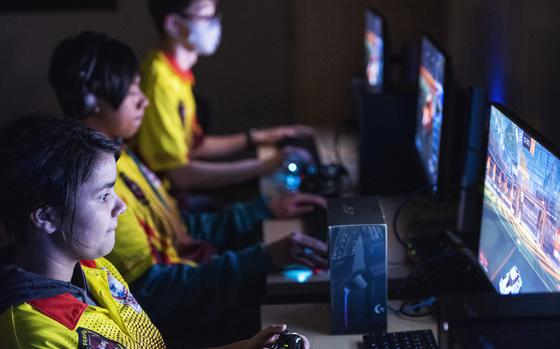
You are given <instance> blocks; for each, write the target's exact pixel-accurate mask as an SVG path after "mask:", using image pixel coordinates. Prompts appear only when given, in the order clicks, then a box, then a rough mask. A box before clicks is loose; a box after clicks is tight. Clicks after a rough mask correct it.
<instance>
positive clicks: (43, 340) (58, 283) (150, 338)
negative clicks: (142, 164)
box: [0, 115, 309, 349]
mask: <svg viewBox="0 0 560 349" xmlns="http://www.w3.org/2000/svg"><path fill="white" fill-rule="evenodd" d="M0 156H2V159H3V166H2V167H0V179H1V180H2V182H1V183H2V184H3V186H2V187H1V188H0V218H1V219H2V222H4V223H5V225H6V228H7V230H8V232H9V234H10V235H11V238H12V240H13V241H15V246H14V250H15V258H14V260H13V263H12V264H8V265H2V266H1V267H0V336H1V338H2V341H1V342H0V348H6V349H8V348H9V349H14V348H22V349H23V348H31V347H33V348H68V349H70V348H92V349H93V348H131V349H132V348H150V349H158V348H166V346H165V344H164V341H163V339H162V337H161V335H160V333H159V331H158V330H157V328H156V327H155V326H154V325H153V324H152V322H151V321H150V319H149V318H148V316H147V315H146V313H145V312H144V310H143V309H142V307H141V306H140V304H138V302H137V301H136V300H135V298H134V297H133V296H132V294H131V293H130V291H129V288H128V285H127V283H126V281H125V280H124V279H123V278H122V276H121V275H120V274H119V272H118V271H117V269H115V267H114V266H113V265H112V264H111V263H110V262H108V261H107V260H105V259H104V258H102V257H103V256H104V255H106V254H107V253H109V251H111V249H112V248H113V245H114V243H115V227H116V225H117V217H118V216H119V215H121V214H122V213H123V211H125V209H126V207H125V204H124V203H123V201H122V200H121V199H120V198H119V197H118V196H117V195H116V193H115V191H114V185H115V182H116V177H117V171H116V166H115V160H116V159H117V158H118V156H119V146H118V144H116V143H115V142H113V141H111V140H109V139H108V138H107V137H105V136H104V135H103V134H101V133H99V132H97V131H94V130H92V129H88V128H86V127H83V126H82V125H79V124H78V123H76V122H71V121H68V120H62V119H59V118H54V117H51V116H46V115H35V116H29V117H24V118H22V119H19V120H17V121H15V122H12V123H11V124H10V125H8V126H7V127H6V128H5V129H3V130H2V132H0ZM283 330H285V325H274V326H270V327H268V328H266V329H265V330H263V331H260V332H259V333H257V334H256V335H255V336H253V337H252V338H251V339H249V340H245V341H240V342H237V343H233V344H230V345H226V346H224V347H222V349H261V348H263V347H264V346H265V345H266V343H267V342H270V341H272V340H274V338H275V336H276V335H277V334H279V333H280V332H281V331H283ZM305 342H306V348H309V343H308V342H307V340H305ZM187 346H188V344H186V343H185V345H184V346H183V347H187Z"/></svg>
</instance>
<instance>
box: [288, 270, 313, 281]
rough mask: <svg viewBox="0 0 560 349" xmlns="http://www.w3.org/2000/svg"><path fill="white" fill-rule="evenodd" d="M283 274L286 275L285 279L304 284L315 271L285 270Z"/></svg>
mask: <svg viewBox="0 0 560 349" xmlns="http://www.w3.org/2000/svg"><path fill="white" fill-rule="evenodd" d="M282 274H284V277H286V278H288V279H290V280H294V281H297V282H299V283H300V284H302V283H304V282H306V281H307V280H308V279H309V278H310V277H311V275H313V271H312V270H311V269H289V270H284V272H283V273H282Z"/></svg>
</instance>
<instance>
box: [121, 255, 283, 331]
mask: <svg viewBox="0 0 560 349" xmlns="http://www.w3.org/2000/svg"><path fill="white" fill-rule="evenodd" d="M272 270H274V266H273V264H272V262H271V260H270V257H269V256H268V254H267V253H266V251H265V250H264V248H263V247H262V246H261V245H253V246H251V247H249V248H246V249H244V250H242V251H239V252H232V251H227V252H225V253H223V254H221V255H219V256H216V257H214V258H213V259H212V260H211V261H209V262H207V263H204V264H201V265H200V266H199V267H192V266H190V265H187V264H172V265H153V266H152V267H151V268H150V269H148V271H146V273H144V275H142V276H141V277H140V278H139V279H138V280H137V281H134V282H133V283H132V284H131V289H132V291H133V293H134V296H135V297H136V298H137V299H138V301H139V302H140V304H142V306H143V307H144V308H145V310H146V312H147V313H148V314H150V318H152V320H154V323H156V324H158V325H162V326H164V327H165V323H166V322H167V321H173V322H174V323H175V324H176V322H181V324H180V325H181V326H185V327H191V326H199V325H203V324H207V323H212V322H214V321H216V320H218V319H220V318H222V317H224V316H226V315H227V314H231V312H232V311H235V310H236V309H238V308H240V307H243V306H244V305H249V304H253V305H258V304H259V301H260V300H261V298H262V296H263V294H264V276H265V275H266V273H267V272H270V271H272ZM169 314H181V316H180V317H172V318H171V319H170V316H169ZM158 327H159V326H158Z"/></svg>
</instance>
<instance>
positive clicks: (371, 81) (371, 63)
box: [364, 9, 386, 92]
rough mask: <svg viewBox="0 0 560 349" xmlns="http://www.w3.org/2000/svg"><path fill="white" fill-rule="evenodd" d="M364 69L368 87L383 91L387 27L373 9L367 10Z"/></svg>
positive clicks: (375, 90) (374, 90)
mask: <svg viewBox="0 0 560 349" xmlns="http://www.w3.org/2000/svg"><path fill="white" fill-rule="evenodd" d="M364 53H365V59H364V70H365V77H366V85H367V89H368V90H369V91H371V92H381V91H382V90H383V87H384V81H385V78H386V76H385V28H384V21H383V18H382V17H381V15H379V13H377V12H376V11H374V10H373V9H367V10H366V11H365V30H364Z"/></svg>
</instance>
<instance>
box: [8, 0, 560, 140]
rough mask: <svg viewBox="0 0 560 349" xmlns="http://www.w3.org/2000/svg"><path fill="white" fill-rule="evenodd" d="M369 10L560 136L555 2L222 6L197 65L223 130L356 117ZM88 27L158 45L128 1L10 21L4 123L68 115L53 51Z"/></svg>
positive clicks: (294, 1) (398, 40)
mask: <svg viewBox="0 0 560 349" xmlns="http://www.w3.org/2000/svg"><path fill="white" fill-rule="evenodd" d="M367 6H372V7H374V8H376V9H377V10H378V11H379V12H381V13H382V14H383V15H384V16H385V17H386V19H387V21H388V26H389V30H390V34H391V38H392V48H393V51H395V52H396V51H398V50H399V49H400V48H401V46H402V44H403V43H405V42H410V41H411V40H416V39H418V37H419V35H420V33H421V32H427V33H429V34H431V35H432V36H433V37H434V38H435V39H436V40H438V41H439V42H441V43H442V44H443V46H444V47H445V48H446V49H447V50H448V51H449V53H450V54H451V56H452V59H453V62H454V67H455V75H456V76H457V79H458V81H459V82H460V83H461V84H462V85H463V86H469V85H472V84H481V85H483V86H486V87H487V88H488V89H489V91H490V95H491V98H492V99H494V100H497V101H501V102H503V103H504V104H506V105H507V106H509V107H510V108H511V109H513V110H514V111H515V112H517V113H518V114H520V116H522V117H523V118H525V119H526V120H527V121H529V122H530V123H531V124H533V125H534V126H535V127H537V128H538V129H539V130H540V131H541V132H542V133H544V134H545V135H546V136H547V137H549V138H551V139H552V140H553V141H554V140H556V139H559V137H560V119H559V118H558V117H556V113H555V111H556V110H555V109H556V99H557V96H558V95H559V92H560V91H559V90H560V87H559V84H558V83H557V82H558V76H560V74H559V73H560V71H559V70H560V68H559V64H558V63H557V62H558V61H559V60H560V45H559V41H558V37H560V35H559V34H560V27H559V26H558V25H557V15H558V14H559V13H560V2H558V1H556V0H536V1H534V0H533V1H529V0H493V1H483V0H425V1H413V0H362V1H358V0H356V1H354V0H353V1H340V0H322V1H319V0H266V1H259V0H238V1H235V2H234V1H222V2H221V3H220V6H219V10H220V11H221V12H223V14H224V20H223V24H224V38H223V39H224V40H223V44H222V46H221V47H220V49H219V51H218V53H217V54H216V55H215V56H213V57H209V58H201V59H200V61H199V63H198V65H197V66H196V68H195V73H196V74H197V77H198V86H197V87H198V89H199V90H200V91H201V92H202V94H203V95H205V96H206V97H207V98H208V99H209V102H210V104H211V105H212V106H213V108H212V109H213V116H214V117H213V119H214V129H215V130H217V131H220V132H223V131H235V130H240V129H244V128H247V127H249V126H252V125H257V126H259V125H270V124H277V123H284V122H291V121H303V122H308V123H331V124H333V123H337V122H340V121H341V120H344V119H345V118H347V117H348V116H349V115H350V113H351V93H350V79H351V78H352V76H354V75H357V74H360V72H361V69H362V25H363V24H362V23H363V17H362V16H363V10H364V9H365V8H366V7H367ZM83 29H93V30H99V31H104V32H107V33H109V34H111V35H114V36H116V37H118V38H121V39H123V40H125V41H127V42H128V43H130V44H131V45H132V47H133V48H134V49H135V51H136V52H137V53H138V54H140V55H141V54H143V53H144V52H145V51H146V50H147V49H148V48H150V47H153V45H154V44H155V42H156V35H155V32H154V30H153V28H152V24H151V21H150V19H149V16H148V13H147V10H146V8H145V3H144V1H139V0H119V1H118V9H117V10H116V11H82V12H76V11H73V12H55V13H53V12H48V13H20V14H14V13H9V14H0V45H1V47H2V52H3V54H2V55H0V74H1V76H2V78H1V79H0V103H1V104H2V110H3V115H0V124H3V123H4V122H5V121H6V120H9V119H11V118H13V117H14V116H15V115H19V114H22V113H24V112H26V111H30V110H38V109H42V110H53V111H54V110H57V109H58V108H57V105H56V102H55V100H54V95H53V93H52V92H51V89H50V87H49V86H48V83H47V80H46V72H47V66H48V60H49V57H50V53H51V51H52V49H53V47H54V45H55V44H56V42H58V41H59V40H60V39H61V38H62V37H64V36H67V35H69V34H72V33H77V32H78V31H80V30H83Z"/></svg>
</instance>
